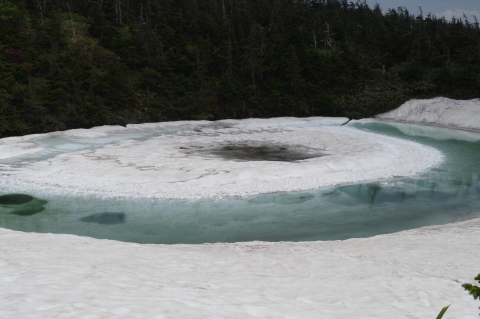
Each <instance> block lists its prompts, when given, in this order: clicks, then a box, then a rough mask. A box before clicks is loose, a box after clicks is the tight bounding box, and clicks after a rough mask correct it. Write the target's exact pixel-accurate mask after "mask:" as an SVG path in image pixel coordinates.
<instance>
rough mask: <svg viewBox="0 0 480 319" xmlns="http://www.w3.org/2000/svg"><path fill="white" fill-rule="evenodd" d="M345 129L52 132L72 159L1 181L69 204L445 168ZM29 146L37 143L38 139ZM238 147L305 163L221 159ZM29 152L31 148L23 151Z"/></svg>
mask: <svg viewBox="0 0 480 319" xmlns="http://www.w3.org/2000/svg"><path fill="white" fill-rule="evenodd" d="M345 121H346V119H344V118H340V119H332V118H310V119H293V118H280V119H269V120H264V119H248V120H242V121H234V120H227V121H219V122H217V124H219V125H220V124H221V125H225V126H227V125H228V126H230V127H223V128H222V127H221V128H217V129H213V128H208V127H207V128H199V127H195V126H194V125H199V124H205V122H180V123H175V122H172V123H152V124H143V125H129V126H128V127H127V128H122V127H100V128H94V129H92V130H91V131H90V130H71V131H65V132H56V133H55V136H56V137H62V136H63V137H68V138H69V139H70V141H73V142H71V143H70V144H68V145H64V146H62V147H63V148H65V149H67V148H68V147H72V149H73V151H71V152H67V153H64V154H60V155H57V156H55V157H53V158H50V159H48V160H44V161H37V162H34V163H31V164H29V165H26V166H24V167H20V168H15V169H11V170H10V171H9V176H8V177H5V178H8V183H9V184H10V185H20V186H22V185H24V186H25V187H26V188H27V189H28V188H32V187H34V188H36V189H44V190H50V191H53V192H67V193H69V194H72V193H77V194H99V195H101V196H127V197H129V196H131V197H143V198H183V199H197V198H209V197H225V196H247V195H253V194H259V193H270V192H279V191H293V190H307V189H314V188H319V187H326V186H333V185H338V184H342V183H343V184H344V183H354V182H360V181H366V180H376V179H383V178H388V177H392V176H412V175H415V174H417V173H419V172H421V171H423V170H425V169H427V168H429V167H432V166H434V165H438V164H439V163H440V162H441V161H442V160H443V156H442V154H441V153H440V152H439V151H437V150H435V149H433V148H429V147H426V146H423V145H420V144H417V143H414V142H410V141H405V140H400V139H396V138H392V137H387V136H382V135H378V134H373V133H369V132H364V131H361V130H358V129H355V128H351V127H346V126H340V125H339V124H341V123H343V122H345ZM192 123H193V124H192ZM186 124H189V125H191V126H192V127H195V129H191V130H180V131H178V132H176V133H174V134H162V135H158V136H154V137H151V138H148V139H146V140H133V139H126V140H122V141H118V142H116V143H114V144H108V145H105V146H101V147H98V148H94V149H87V150H79V151H75V145H76V144H75V138H76V139H82V138H91V137H92V136H98V137H101V136H104V134H106V133H107V132H110V133H111V134H115V132H118V131H120V132H123V133H124V132H125V130H130V131H132V132H133V131H135V130H147V131H148V130H154V129H159V128H165V127H166V126H169V127H174V126H177V127H181V126H182V125H186ZM112 132H113V133H112ZM42 138H45V137H44V136H42ZM36 139H39V137H36ZM0 141H1V140H0ZM27 141H28V142H29V143H30V144H31V143H32V139H30V140H27ZM14 142H15V146H11V144H9V143H8V141H7V142H4V143H3V147H4V149H5V152H4V155H3V156H8V152H9V151H8V147H12V148H13V151H11V154H13V155H16V154H18V153H21V151H22V150H21V147H22V144H17V142H16V141H15V140H14ZM30 144H28V145H27V146H30ZM69 145H70V146H69ZM232 145H233V146H234V147H240V148H244V147H245V145H246V146H248V147H251V148H253V149H254V150H255V149H262V148H268V147H270V148H273V149H279V148H281V147H283V148H289V149H290V151H292V152H293V153H295V154H296V155H298V154H302V153H303V155H305V156H306V157H305V158H307V159H304V160H296V161H290V162H289V161H258V160H256V161H245V160H241V159H239V160H235V159H231V158H229V159H226V158H223V157H221V156H218V153H222V152H219V151H218V149H219V147H223V148H227V149H228V148H231V147H232ZM32 150H35V148H25V149H24V151H25V152H27V151H32ZM314 156H319V157H314ZM310 157H312V158H310Z"/></svg>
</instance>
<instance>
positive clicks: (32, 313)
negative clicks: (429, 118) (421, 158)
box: [0, 219, 480, 319]
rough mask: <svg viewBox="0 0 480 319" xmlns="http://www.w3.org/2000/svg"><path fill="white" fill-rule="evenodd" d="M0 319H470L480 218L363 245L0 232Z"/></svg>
mask: <svg viewBox="0 0 480 319" xmlns="http://www.w3.org/2000/svg"><path fill="white" fill-rule="evenodd" d="M0 242H1V243H2V245H0V256H1V258H0V282H1V286H2V289H0V300H1V302H2V307H0V317H1V318H12V319H13V318H45V319H47V318H48V319H50V318H84V319H87V318H182V319H184V318H187V319H188V318H239V319H240V318H242V319H244V318H302V319H303V318H332V319H333V318H334V319H347V318H348V319H350V318H360V319H371V318H382V319H383V318H412V319H413V318H435V317H436V315H437V314H438V312H439V311H440V309H441V308H442V307H444V306H446V305H449V304H451V307H450V309H449V310H448V312H447V315H446V318H462V319H474V318H478V315H477V313H478V309H477V308H478V302H475V301H474V300H473V298H471V297H470V296H469V295H468V294H467V293H466V292H464V291H463V289H462V288H461V284H462V283H464V282H472V279H473V277H474V276H475V275H476V274H477V273H478V272H479V269H478V265H479V264H480V254H479V253H478V252H479V251H480V219H475V220H470V221H466V222H460V223H455V224H449V225H442V226H431V227H424V228H419V229H415V230H410V231H403V232H400V233H395V234H389V235H381V236H376V237H371V238H365V239H350V240H345V241H332V242H297V243H295V242H279V243H270V242H247V243H234V244H223V243H218V244H204V245H140V244H132V243H123V242H116V241H109V240H98V239H93V238H87V237H78V236H73V235H54V234H36V233H21V232H16V231H11V230H6V229H0Z"/></svg>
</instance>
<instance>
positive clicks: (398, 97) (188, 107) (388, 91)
mask: <svg viewBox="0 0 480 319" xmlns="http://www.w3.org/2000/svg"><path fill="white" fill-rule="evenodd" d="M434 96H446V97H450V98H457V99H470V98H478V97H480V28H479V23H478V21H477V20H476V18H474V19H473V21H470V20H469V19H468V18H467V17H458V18H452V19H451V20H446V19H445V18H443V17H436V16H433V15H430V14H423V13H422V12H421V10H420V11H418V12H417V13H415V14H413V13H411V12H409V11H408V10H407V9H406V8H404V7H400V8H397V9H389V10H387V11H385V12H382V10H381V8H380V7H379V6H378V5H376V6H373V7H371V6H369V5H368V4H367V3H366V2H365V1H357V2H356V3H353V2H348V1H346V0H61V1H60V0H49V1H46V0H17V1H14V2H13V1H6V0H0V136H10V135H22V134H29V133H39V132H48V131H55V130H64V129H69V128H77V127H92V126H97V125H105V124H119V125H124V124H127V123H141V122H158V121H170V120H190V119H204V120H216V119H221V118H246V117H274V116H300V117H303V116H347V117H349V118H361V117H368V116H371V115H374V114H377V113H380V112H385V111H388V110H391V109H393V108H396V107H398V106H399V105H401V104H402V103H403V102H405V101H407V100H409V99H411V98H429V97H434Z"/></svg>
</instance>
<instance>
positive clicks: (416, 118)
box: [375, 97, 480, 131]
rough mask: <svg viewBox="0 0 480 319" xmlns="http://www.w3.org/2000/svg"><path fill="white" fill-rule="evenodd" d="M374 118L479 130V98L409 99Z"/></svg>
mask: <svg viewBox="0 0 480 319" xmlns="http://www.w3.org/2000/svg"><path fill="white" fill-rule="evenodd" d="M375 118H376V119H381V120H392V121H400V122H408V123H418V124H429V125H438V126H445V127H450V128H455V129H464V130H472V131H480V99H474V100H468V101H460V100H452V99H448V98H444V97H437V98H434V99H429V100H410V101H408V102H406V103H404V104H403V105H401V106H400V107H399V108H397V109H395V110H393V111H390V112H387V113H383V114H379V115H377V116H375Z"/></svg>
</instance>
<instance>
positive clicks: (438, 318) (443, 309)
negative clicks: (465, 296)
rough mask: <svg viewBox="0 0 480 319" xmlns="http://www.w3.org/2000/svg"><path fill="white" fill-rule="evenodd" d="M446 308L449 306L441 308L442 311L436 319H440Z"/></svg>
mask: <svg viewBox="0 0 480 319" xmlns="http://www.w3.org/2000/svg"><path fill="white" fill-rule="evenodd" d="M448 307H450V306H446V307H443V308H442V310H441V311H440V313H439V314H438V316H437V319H442V317H443V315H444V314H445V312H447V309H448Z"/></svg>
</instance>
